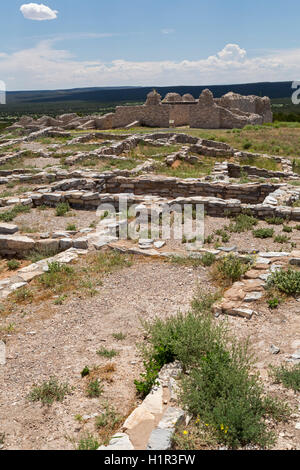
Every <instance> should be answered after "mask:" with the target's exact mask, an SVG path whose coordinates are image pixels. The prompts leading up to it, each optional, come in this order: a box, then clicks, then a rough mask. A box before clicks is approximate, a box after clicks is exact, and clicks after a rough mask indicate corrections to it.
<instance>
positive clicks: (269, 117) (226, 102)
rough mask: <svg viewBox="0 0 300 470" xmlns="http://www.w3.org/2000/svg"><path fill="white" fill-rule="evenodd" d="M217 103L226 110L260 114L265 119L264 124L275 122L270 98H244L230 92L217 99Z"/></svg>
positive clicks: (250, 96)
mask: <svg viewBox="0 0 300 470" xmlns="http://www.w3.org/2000/svg"><path fill="white" fill-rule="evenodd" d="M215 102H216V103H217V104H218V105H219V106H222V107H224V108H226V109H230V110H240V111H243V112H244V113H251V114H259V115H260V116H262V118H263V123H267V122H272V121H273V114H272V109H271V102H270V99H269V98H268V97H264V98H261V97H259V96H255V95H249V96H242V95H239V94H237V93H232V92H230V93H227V94H226V95H224V96H222V98H219V99H215Z"/></svg>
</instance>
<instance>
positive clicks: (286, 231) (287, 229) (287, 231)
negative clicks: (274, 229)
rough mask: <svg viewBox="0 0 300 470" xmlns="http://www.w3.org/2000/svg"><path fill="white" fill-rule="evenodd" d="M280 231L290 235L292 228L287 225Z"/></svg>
mask: <svg viewBox="0 0 300 470" xmlns="http://www.w3.org/2000/svg"><path fill="white" fill-rule="evenodd" d="M282 231H283V232H285V233H292V231H293V227H289V226H288V225H284V226H283V228H282Z"/></svg>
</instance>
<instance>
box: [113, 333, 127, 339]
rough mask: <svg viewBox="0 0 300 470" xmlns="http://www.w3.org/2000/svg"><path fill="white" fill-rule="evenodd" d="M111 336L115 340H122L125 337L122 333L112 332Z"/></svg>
mask: <svg viewBox="0 0 300 470" xmlns="http://www.w3.org/2000/svg"><path fill="white" fill-rule="evenodd" d="M112 337H113V338H114V339H116V340H117V341H123V340H124V339H126V335H125V334H124V333H113V335H112Z"/></svg>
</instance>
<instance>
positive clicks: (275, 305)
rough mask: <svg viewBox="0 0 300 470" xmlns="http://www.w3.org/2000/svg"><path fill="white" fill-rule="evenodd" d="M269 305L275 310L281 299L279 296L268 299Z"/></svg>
mask: <svg viewBox="0 0 300 470" xmlns="http://www.w3.org/2000/svg"><path fill="white" fill-rule="evenodd" d="M268 305H269V308H270V309H271V310H275V309H276V308H278V306H279V300H278V299H277V297H274V298H273V299H270V300H268Z"/></svg>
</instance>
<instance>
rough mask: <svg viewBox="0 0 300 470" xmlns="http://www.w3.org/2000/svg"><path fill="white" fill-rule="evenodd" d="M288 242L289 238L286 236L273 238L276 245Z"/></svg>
mask: <svg viewBox="0 0 300 470" xmlns="http://www.w3.org/2000/svg"><path fill="white" fill-rule="evenodd" d="M289 240H290V239H289V237H287V236H286V235H276V237H274V242H276V243H281V244H283V243H288V242H289Z"/></svg>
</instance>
